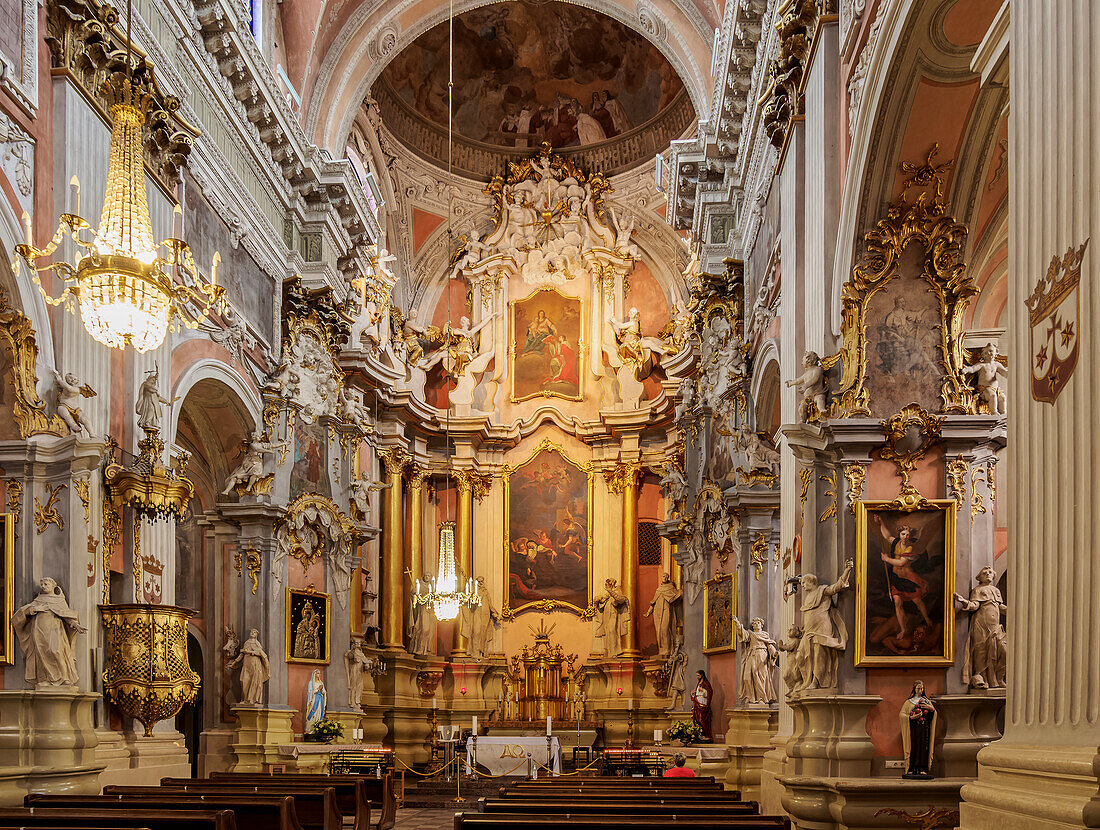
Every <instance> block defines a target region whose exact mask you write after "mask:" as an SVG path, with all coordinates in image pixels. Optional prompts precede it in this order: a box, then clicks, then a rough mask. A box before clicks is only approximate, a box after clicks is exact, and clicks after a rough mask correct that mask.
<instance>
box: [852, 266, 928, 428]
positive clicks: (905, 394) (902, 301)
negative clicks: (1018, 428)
mask: <svg viewBox="0 0 1100 830" xmlns="http://www.w3.org/2000/svg"><path fill="white" fill-rule="evenodd" d="M923 250H924V249H923V248H921V246H920V245H917V244H912V245H910V246H909V247H908V248H906V249H905V252H904V253H903V254H902V256H901V258H900V260H899V261H898V266H897V267H898V273H897V276H895V277H894V278H893V279H892V280H890V282H889V283H887V285H886V287H885V288H883V289H882V290H880V291H876V292H875V293H874V294H872V295H871V297H870V299H869V300H868V302H867V329H866V330H867V347H866V348H867V352H866V359H867V379H866V387H867V393H868V398H869V407H870V409H871V414H872V415H876V416H880V417H888V416H890V415H893V414H894V413H895V412H898V411H900V410H901V408H902V407H903V406H905V405H906V404H909V403H918V404H920V405H921V406H922V407H923V408H924V409H927V410H928V411H929V412H938V411H939V410H940V409H941V407H942V402H941V400H940V386H941V384H942V380H943V374H944V372H943V366H942V364H941V359H942V355H941V350H940V345H941V343H942V334H941V315H940V301H939V299H938V298H937V297H936V294H935V292H934V291H933V290H932V288H931V286H929V284H928V283H927V282H925V280H924V279H923V278H922V277H921V276H920V271H921V267H922V266H921V261H920V259H919V255H920V254H921V253H923Z"/></svg>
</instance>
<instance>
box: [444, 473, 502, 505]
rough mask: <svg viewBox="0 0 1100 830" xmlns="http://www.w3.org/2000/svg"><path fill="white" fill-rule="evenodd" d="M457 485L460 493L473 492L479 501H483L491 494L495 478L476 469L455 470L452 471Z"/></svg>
mask: <svg viewBox="0 0 1100 830" xmlns="http://www.w3.org/2000/svg"><path fill="white" fill-rule="evenodd" d="M451 477H452V478H453V479H454V481H455V486H456V487H457V488H458V492H460V493H472V494H473V497H474V498H475V499H476V500H477V501H481V500H482V499H483V498H485V497H486V496H487V495H488V494H489V489H490V488H491V487H492V486H493V479H492V476H490V475H489V474H488V473H478V472H475V471H474V470H455V471H454V472H452V473H451Z"/></svg>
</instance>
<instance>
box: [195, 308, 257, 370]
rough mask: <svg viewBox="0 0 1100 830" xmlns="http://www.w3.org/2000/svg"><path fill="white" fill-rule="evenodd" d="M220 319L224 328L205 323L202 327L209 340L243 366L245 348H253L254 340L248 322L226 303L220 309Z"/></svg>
mask: <svg viewBox="0 0 1100 830" xmlns="http://www.w3.org/2000/svg"><path fill="white" fill-rule="evenodd" d="M222 319H223V320H224V321H225V328H216V327H215V326H212V325H207V326H204V327H203V329H204V330H205V331H207V332H208V333H209V334H210V339H211V340H213V341H214V342H215V343H217V344H218V345H219V346H221V347H222V348H223V349H225V350H226V351H227V352H229V353H230V354H231V355H233V358H234V359H235V360H236V361H237V362H238V363H240V364H241V365H242V366H244V365H245V356H244V353H245V350H246V349H252V348H255V346H256V340H255V338H253V337H252V335H251V334H249V333H248V324H247V323H245V321H244V319H243V318H242V317H241V316H240V315H239V314H238V313H237V312H236V311H234V310H233V308H232V307H231V306H230V305H228V304H226V306H225V307H224V310H223V311H222Z"/></svg>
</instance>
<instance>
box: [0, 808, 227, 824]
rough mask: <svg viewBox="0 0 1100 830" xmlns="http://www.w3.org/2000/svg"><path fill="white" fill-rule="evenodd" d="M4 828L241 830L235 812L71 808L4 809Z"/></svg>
mask: <svg viewBox="0 0 1100 830" xmlns="http://www.w3.org/2000/svg"><path fill="white" fill-rule="evenodd" d="M0 827H4V828H12V827H26V828H34V830H47V828H53V827H64V828H66V830H91V828H100V827H109V828H112V830H138V828H142V830H237V824H236V820H235V818H234V816H233V811H232V810H153V809H148V810H139V809H133V810H127V811H122V810H101V809H98V808H94V807H87V808H84V809H81V810H80V811H79V812H77V811H74V810H73V809H72V808H71V807H2V808H0Z"/></svg>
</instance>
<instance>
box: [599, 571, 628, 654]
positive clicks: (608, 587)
mask: <svg viewBox="0 0 1100 830" xmlns="http://www.w3.org/2000/svg"><path fill="white" fill-rule="evenodd" d="M603 584H604V595H603V596H602V597H600V598H599V599H598V600H596V610H597V611H599V616H598V617H597V618H596V619H597V621H598V622H597V626H598V628H597V636H599V637H602V638H603V648H604V654H605V655H607V656H608V657H617V656H619V655H620V654H622V652H623V637H624V636H626V634H627V633H628V632H629V631H630V600H628V599H627V598H626V594H624V593H623V592H622V591H621V590H620V589H619V582H618V580H617V579H605V580H604V583H603Z"/></svg>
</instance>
